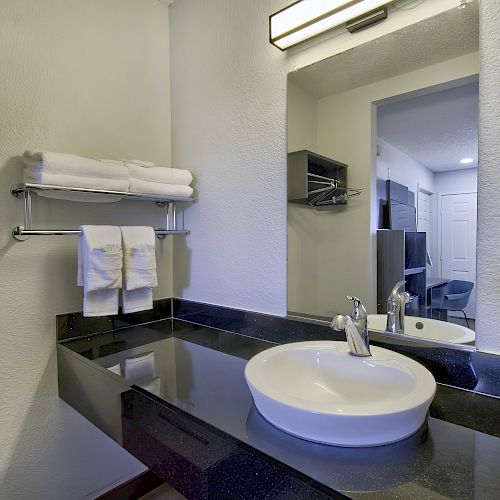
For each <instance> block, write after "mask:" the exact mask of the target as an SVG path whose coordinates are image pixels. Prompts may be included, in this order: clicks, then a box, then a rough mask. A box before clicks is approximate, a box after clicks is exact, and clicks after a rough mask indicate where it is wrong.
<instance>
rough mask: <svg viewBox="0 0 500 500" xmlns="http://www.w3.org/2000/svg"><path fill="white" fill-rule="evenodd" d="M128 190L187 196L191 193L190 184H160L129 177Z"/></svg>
mask: <svg viewBox="0 0 500 500" xmlns="http://www.w3.org/2000/svg"><path fill="white" fill-rule="evenodd" d="M130 192H131V193H141V194H153V195H154V194H157V195H160V196H182V197H189V196H192V194H193V188H192V187H191V186H181V185H179V184H162V183H160V182H148V181H142V180H140V179H136V178H135V177H131V178H130Z"/></svg>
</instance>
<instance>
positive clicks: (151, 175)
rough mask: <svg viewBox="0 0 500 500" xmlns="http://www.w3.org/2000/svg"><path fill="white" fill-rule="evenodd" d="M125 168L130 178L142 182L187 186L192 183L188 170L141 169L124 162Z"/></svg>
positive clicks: (165, 168) (166, 168)
mask: <svg viewBox="0 0 500 500" xmlns="http://www.w3.org/2000/svg"><path fill="white" fill-rule="evenodd" d="M125 166H126V167H127V168H128V170H129V172H130V177H135V178H136V179H140V180H142V181H148V182H161V183H164V184H179V185H185V186H187V185H189V184H191V182H192V181H193V176H192V174H191V172H190V171H189V170H181V169H180V168H168V167H141V166H139V165H136V164H134V163H130V162H128V161H127V162H125Z"/></svg>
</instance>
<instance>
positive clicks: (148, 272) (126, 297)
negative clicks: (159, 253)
mask: <svg viewBox="0 0 500 500" xmlns="http://www.w3.org/2000/svg"><path fill="white" fill-rule="evenodd" d="M120 229H121V231H122V242H123V250H124V259H123V261H124V274H125V286H124V287H123V311H124V312H125V313H130V312H137V311H144V310H147V309H152V308H153V290H152V288H153V287H156V286H158V277H157V274H156V257H155V251H156V241H155V233H154V230H153V228H152V227H144V226H122V227H121V228H120Z"/></svg>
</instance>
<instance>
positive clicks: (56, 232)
mask: <svg viewBox="0 0 500 500" xmlns="http://www.w3.org/2000/svg"><path fill="white" fill-rule="evenodd" d="M47 190H49V191H62V192H77V193H92V194H99V195H109V196H110V197H111V198H116V196H120V197H122V198H124V199H130V200H138V201H150V202H154V203H156V205H157V206H158V207H160V208H165V224H166V227H165V228H160V229H155V234H156V236H157V237H158V239H164V238H165V237H166V236H168V235H176V234H189V231H188V230H186V229H184V228H181V229H178V228H177V216H176V206H175V204H176V203H192V202H193V201H194V198H185V197H180V196H157V195H149V194H144V195H143V194H138V193H128V192H121V191H105V190H101V189H84V188H74V187H70V186H52V185H46V184H33V183H23V184H14V185H13V186H12V187H11V188H10V192H11V193H12V195H13V196H15V197H16V198H22V199H23V200H24V225H22V226H16V227H15V228H14V229H13V230H12V236H13V237H14V238H15V239H16V240H18V241H24V240H26V238H27V237H28V236H67V235H78V234H80V230H79V229H34V228H33V204H32V192H37V191H47Z"/></svg>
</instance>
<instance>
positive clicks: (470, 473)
mask: <svg viewBox="0 0 500 500" xmlns="http://www.w3.org/2000/svg"><path fill="white" fill-rule="evenodd" d="M105 335H106V336H107V337H106V338H104V335H97V336H93V337H88V338H83V339H77V340H73V341H69V342H66V343H64V347H65V348H68V349H70V350H71V351H73V352H74V353H77V354H79V355H81V356H83V357H85V358H87V359H88V360H91V361H92V363H93V364H94V365H95V367H96V368H97V369H99V370H101V371H102V369H103V368H112V367H114V370H115V373H116V370H118V373H119V374H120V375H119V376H121V377H122V378H125V377H126V375H127V373H126V370H125V365H126V364H127V365H128V364H130V360H132V361H133V360H137V359H139V360H140V359H142V358H144V359H146V358H147V359H149V363H153V364H152V365H150V366H149V367H146V371H145V372H143V373H142V374H141V377H140V378H136V379H131V380H128V383H129V384H130V386H131V387H132V389H131V391H130V392H132V393H133V392H135V396H134V395H132V396H130V398H129V400H130V401H131V400H133V404H135V405H146V406H148V405H150V406H151V408H149V409H148V411H147V412H146V413H144V415H146V414H147V415H148V417H147V418H155V415H159V414H162V415H165V414H166V413H165V412H166V411H167V410H168V411H171V412H174V413H175V410H176V409H177V410H181V411H180V412H179V415H180V417H179V418H181V417H182V418H187V419H189V418H191V417H194V418H195V420H196V423H195V424H193V425H196V426H203V425H206V426H207V429H208V430H209V431H210V432H216V434H217V433H222V434H220V435H221V436H228V439H230V440H231V443H233V444H234V445H233V446H230V447H227V454H231V457H234V456H236V455H235V453H236V452H235V449H236V448H237V449H238V450H239V452H240V453H242V451H241V450H242V449H243V448H244V453H247V454H248V450H254V451H256V453H258V454H259V456H262V455H260V454H263V456H265V457H269V458H270V459H271V460H273V461H275V463H278V464H281V465H280V467H281V466H284V467H285V469H286V468H291V471H290V473H289V476H290V477H288V476H287V480H286V483H285V482H283V481H282V480H281V479H280V480H279V481H277V480H276V478H275V479H273V480H274V481H277V482H276V484H277V486H276V487H274V486H273V488H274V489H273V490H272V492H273V493H272V495H271V494H269V493H266V495H267V496H265V495H262V496H260V498H329V497H331V496H332V495H333V492H340V493H342V494H344V495H346V496H347V497H350V498H370V499H378V498H411V499H414V498H426V499H443V498H460V499H467V498H471V499H472V498H477V499H481V500H483V499H489V498H491V499H493V498H498V494H499V492H500V438H498V437H495V436H494V435H491V434H487V433H483V432H478V431H476V430H473V429H471V428H467V427H463V426H460V425H456V424H453V423H451V422H450V421H447V420H453V418H449V417H450V416H451V414H452V413H454V412H459V413H462V415H461V416H460V417H457V418H458V421H460V418H462V421H460V423H465V424H466V423H467V422H466V420H464V419H465V416H464V414H466V413H467V409H466V407H467V404H468V403H467V401H468V400H467V397H471V396H472V397H473V396H476V397H477V396H479V395H471V394H470V393H467V392H466V391H460V390H457V389H452V388H448V387H444V386H443V387H441V388H440V389H439V390H438V394H437V396H436V400H435V402H434V403H433V410H432V414H434V415H436V416H437V417H439V418H433V417H430V418H429V419H428V425H425V426H424V427H423V428H421V429H420V430H419V431H418V432H417V433H416V434H414V435H413V436H411V437H409V438H407V439H405V440H403V441H400V442H398V443H394V444H391V445H386V446H380V447H374V448H340V447H335V446H328V445H322V444H317V443H312V442H308V441H305V440H303V439H300V438H297V437H293V436H291V435H288V434H286V433H284V432H283V431H281V430H279V429H277V428H275V427H274V426H272V425H271V424H269V423H268V422H267V421H266V420H265V419H264V418H263V417H262V416H261V415H260V414H259V413H258V411H257V410H256V409H255V407H254V404H253V401H252V397H251V394H250V391H249V389H248V387H247V384H246V381H245V378H244V368H245V364H246V361H247V360H248V359H249V358H251V357H252V356H253V355H255V354H257V353H258V352H261V351H262V350H264V349H266V348H269V347H272V346H273V345H274V344H273V343H271V342H267V341H264V340H258V339H253V338H248V337H244V336H241V335H237V334H233V333H228V332H223V331H220V330H216V329H213V328H208V327H204V326H198V325H193V324H190V323H188V322H185V321H179V320H174V321H172V320H167V321H161V322H158V323H156V324H155V325H154V326H146V327H145V326H140V327H133V328H130V329H124V330H120V331H117V332H109V333H106V334H105ZM150 353H153V354H152V355H151V354H150ZM148 354H149V357H148V356H146V355H148ZM151 360H153V361H151ZM145 373H146V376H144V374H145ZM152 380H154V381H155V383H154V384H153V383H152ZM141 387H142V389H141ZM479 397H482V396H479ZM484 401H485V404H489V405H491V406H490V407H489V408H487V409H486V410H487V411H488V412H489V413H491V412H493V414H496V415H497V417H498V414H499V409H500V401H499V400H498V399H495V398H487V399H485V400H484ZM155 405H156V406H157V408H156V406H155ZM141 418H142V417H141ZM144 418H146V417H144ZM161 418H166V417H164V416H162V417H161ZM472 418H474V416H472ZM492 422H493V423H494V422H495V419H492V420H491V419H490V420H489V421H488V423H487V424H485V425H484V427H483V428H482V429H484V430H491V431H492V434H493V433H495V432H496V433H497V435H498V428H495V429H494V428H493V426H492ZM148 425H149V424H148ZM496 427H498V425H497V426H496ZM141 429H142V427H141ZM214 429H215V430H214ZM155 432H157V431H155ZM217 435H219V434H217ZM133 439H134V438H133ZM133 439H132V440H131V442H133ZM141 439H142V438H141ZM165 442H166V441H164V442H163V443H165ZM155 443H156V441H155ZM165 446H166V445H165ZM186 446H189V445H186ZM241 446H243V448H241ZM235 447H236V448H235ZM217 449H218V450H219V451H218V452H220V453H221V454H224V453H226V452H225V451H224V450H225V449H226V448H224V447H221V446H219V447H218V448H217ZM151 450H153V448H152V447H149V450H144V453H145V454H146V455H145V457H146V458H147V453H152V452H151ZM187 456H189V454H188V453H186V454H185V456H184V458H183V460H184V461H185V460H186V457H187ZM228 456H229V455H228ZM141 459H143V460H144V456H143V457H141ZM226 459H227V457H226ZM193 460H194V459H193ZM145 463H146V464H147V462H145ZM245 463H247V462H245ZM273 463H274V462H273ZM147 465H149V464H147ZM274 466H275V465H273V467H274ZM245 467H247V470H246V471H245V474H250V475H252V474H254V475H255V474H258V475H261V477H262V481H264V478H265V477H268V476H266V474H263V472H262V470H260V469H259V471H252V470H248V465H246V466H245ZM280 470H281V469H280ZM281 472H282V471H281ZM281 472H280V474H281ZM179 474H180V473H179ZM287 474H288V473H287ZM297 474H298V475H297ZM280 478H281V476H280ZM309 480H311V481H310V482H308V481H309ZM255 481H259V479H255ZM290 481H292V483H293V484H294V487H293V488H292V489H293V491H294V492H293V495H292V494H291V493H289V494H287V493H286V491H285V490H286V488H289V487H291V486H289V485H290V484H292V483H290ZM299 483H300V485H299V486H300V487H299V486H297V484H299ZM285 484H286V486H284V485H285ZM304 485H306V486H304ZM213 487H214V488H217V486H213ZM280 488H281V490H280ZM283 488H285V490H283ZM301 488H302V489H301ZM304 488H305V489H304ZM278 490H279V491H278ZM282 490H283V491H282ZM299 490H300V492H301V493H298V491H299ZM290 491H291V490H290ZM311 492H313V494H312V493H311ZM294 495H295V496H294ZM216 497H217V496H216ZM222 497H223V496H220V497H219V498H222Z"/></svg>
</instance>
